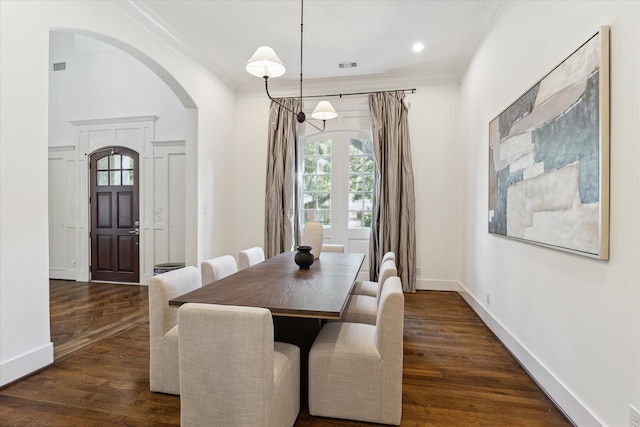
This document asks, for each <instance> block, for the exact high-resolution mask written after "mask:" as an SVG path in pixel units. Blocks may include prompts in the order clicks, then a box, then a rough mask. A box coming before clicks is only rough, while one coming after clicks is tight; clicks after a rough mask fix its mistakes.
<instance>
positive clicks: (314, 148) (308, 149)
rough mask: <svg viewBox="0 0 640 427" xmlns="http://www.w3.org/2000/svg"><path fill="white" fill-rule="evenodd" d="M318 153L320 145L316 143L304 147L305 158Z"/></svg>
mask: <svg viewBox="0 0 640 427" xmlns="http://www.w3.org/2000/svg"><path fill="white" fill-rule="evenodd" d="M317 153H318V143H317V142H314V143H313V144H307V145H305V146H304V155H305V156H313V155H315V154H317Z"/></svg>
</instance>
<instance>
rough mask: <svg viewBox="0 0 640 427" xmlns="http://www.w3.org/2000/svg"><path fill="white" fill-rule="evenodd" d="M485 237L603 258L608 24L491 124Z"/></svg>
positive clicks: (606, 246) (606, 221)
mask: <svg viewBox="0 0 640 427" xmlns="http://www.w3.org/2000/svg"><path fill="white" fill-rule="evenodd" d="M489 232H490V233H494V234H497V235H502V236H506V237H511V238H514V239H520V240H523V241H526V242H531V243H536V244H540V245H545V246H548V247H553V248H557V249H562V250H566V251H570V252H574V253H577V254H582V255H586V256H590V257H594V258H599V259H608V257H609V29H608V27H602V28H601V29H600V31H599V32H598V33H597V34H595V35H594V36H593V37H591V38H590V39H589V40H588V41H587V42H585V43H584V44H583V45H582V46H580V48H578V49H577V50H576V51H575V52H574V53H573V54H571V55H570V56H569V57H568V58H567V59H565V60H564V61H563V62H562V63H561V64H560V65H558V66H557V67H555V68H554V69H553V70H552V71H551V72H550V73H548V74H547V75H546V76H545V77H543V78H542V79H541V80H540V81H538V82H537V83H536V84H535V85H534V86H533V87H532V88H531V89H529V90H528V91H527V92H526V93H525V94H524V95H522V96H521V97H520V98H519V99H517V100H516V101H515V102H514V103H513V104H511V105H510V106H509V107H508V108H507V109H505V110H504V111H503V112H502V113H500V114H499V115H498V116H497V117H496V118H495V119H493V120H492V121H491V122H490V124H489Z"/></svg>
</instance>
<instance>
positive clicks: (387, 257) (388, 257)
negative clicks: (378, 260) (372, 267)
mask: <svg viewBox="0 0 640 427" xmlns="http://www.w3.org/2000/svg"><path fill="white" fill-rule="evenodd" d="M389 260H393V261H394V262H395V260H396V253H395V252H392V251H389V252H387V253H386V254H384V255H383V256H382V262H383V263H384V262H385V261H389Z"/></svg>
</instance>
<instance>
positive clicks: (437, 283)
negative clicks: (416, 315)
mask: <svg viewBox="0 0 640 427" xmlns="http://www.w3.org/2000/svg"><path fill="white" fill-rule="evenodd" d="M416 290H419V291H453V292H459V291H460V284H459V283H458V282H457V281H455V280H434V279H416Z"/></svg>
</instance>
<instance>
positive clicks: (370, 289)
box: [351, 280, 378, 298]
mask: <svg viewBox="0 0 640 427" xmlns="http://www.w3.org/2000/svg"><path fill="white" fill-rule="evenodd" d="M351 294H352V295H366V296H368V297H376V298H377V297H378V282H372V281H370V280H358V281H357V282H356V283H355V284H354V285H353V291H351Z"/></svg>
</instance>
